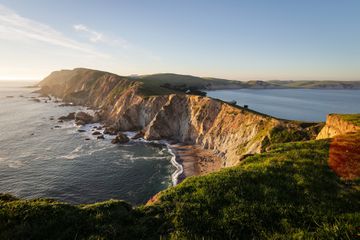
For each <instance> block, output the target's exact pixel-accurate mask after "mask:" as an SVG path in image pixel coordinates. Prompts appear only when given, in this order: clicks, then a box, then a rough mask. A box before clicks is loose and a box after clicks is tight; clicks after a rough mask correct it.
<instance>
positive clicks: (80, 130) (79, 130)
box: [77, 129, 86, 132]
mask: <svg viewBox="0 0 360 240" xmlns="http://www.w3.org/2000/svg"><path fill="white" fill-rule="evenodd" d="M77 131H78V132H86V130H84V129H78V130H77Z"/></svg>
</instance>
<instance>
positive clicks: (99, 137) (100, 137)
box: [97, 134, 105, 139]
mask: <svg viewBox="0 0 360 240" xmlns="http://www.w3.org/2000/svg"><path fill="white" fill-rule="evenodd" d="M97 139H105V137H104V135H102V134H101V135H100V136H97Z"/></svg>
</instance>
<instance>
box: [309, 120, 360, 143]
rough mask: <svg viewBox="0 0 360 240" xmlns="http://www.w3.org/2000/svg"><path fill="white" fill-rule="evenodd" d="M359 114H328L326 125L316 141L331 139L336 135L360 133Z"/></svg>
mask: <svg viewBox="0 0 360 240" xmlns="http://www.w3.org/2000/svg"><path fill="white" fill-rule="evenodd" d="M358 119H360V114H329V115H328V116H327V118H326V124H325V126H324V127H323V129H321V131H320V133H319V135H318V136H317V138H316V139H324V138H332V137H335V136H337V135H343V134H347V133H352V132H357V131H360V122H359V120H358Z"/></svg>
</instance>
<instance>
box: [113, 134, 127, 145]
mask: <svg viewBox="0 0 360 240" xmlns="http://www.w3.org/2000/svg"><path fill="white" fill-rule="evenodd" d="M129 141H130V139H129V138H128V137H127V136H126V135H125V134H123V133H118V134H117V135H116V137H115V138H114V139H113V140H112V141H111V143H113V144H116V143H127V142H129Z"/></svg>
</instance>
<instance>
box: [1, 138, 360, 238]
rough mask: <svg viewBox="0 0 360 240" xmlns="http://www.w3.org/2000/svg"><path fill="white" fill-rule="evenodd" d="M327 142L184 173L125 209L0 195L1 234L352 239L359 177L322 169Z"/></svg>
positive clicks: (359, 209) (358, 221) (358, 214)
mask: <svg viewBox="0 0 360 240" xmlns="http://www.w3.org/2000/svg"><path fill="white" fill-rule="evenodd" d="M328 157H329V140H318V141H307V142H294V143H286V144H279V145H273V146H271V147H270V149H269V151H268V152H267V153H263V154H258V155H254V156H252V157H248V158H246V159H245V160H244V161H243V162H242V164H240V165H238V166H236V167H232V168H228V169H223V170H222V171H220V172H217V173H212V174H209V175H206V176H202V177H191V178H188V179H186V180H185V181H184V182H182V183H181V184H179V185H178V186H176V187H173V188H170V189H168V190H166V191H164V192H162V193H160V194H159V195H158V201H156V202H155V203H154V204H152V205H150V206H140V207H137V208H135V209H132V208H131V207H130V206H129V205H128V204H126V203H124V202H121V201H112V200H111V201H107V202H103V203H98V204H93V205H80V206H71V205H67V204H63V203H58V202H54V201H49V200H31V201H25V200H17V199H13V198H12V197H10V196H7V195H5V196H2V197H1V201H0V238H1V239H159V236H160V235H162V236H167V237H169V238H173V239H203V238H205V239H207V238H210V239H252V238H257V239H301V238H305V239H355V238H357V237H359V228H358V227H359V226H360V192H359V190H357V189H358V186H359V181H358V180H354V181H346V182H345V181H343V180H341V179H340V178H339V177H338V176H336V175H335V173H334V172H333V171H331V169H330V168H329V167H328Z"/></svg>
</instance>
